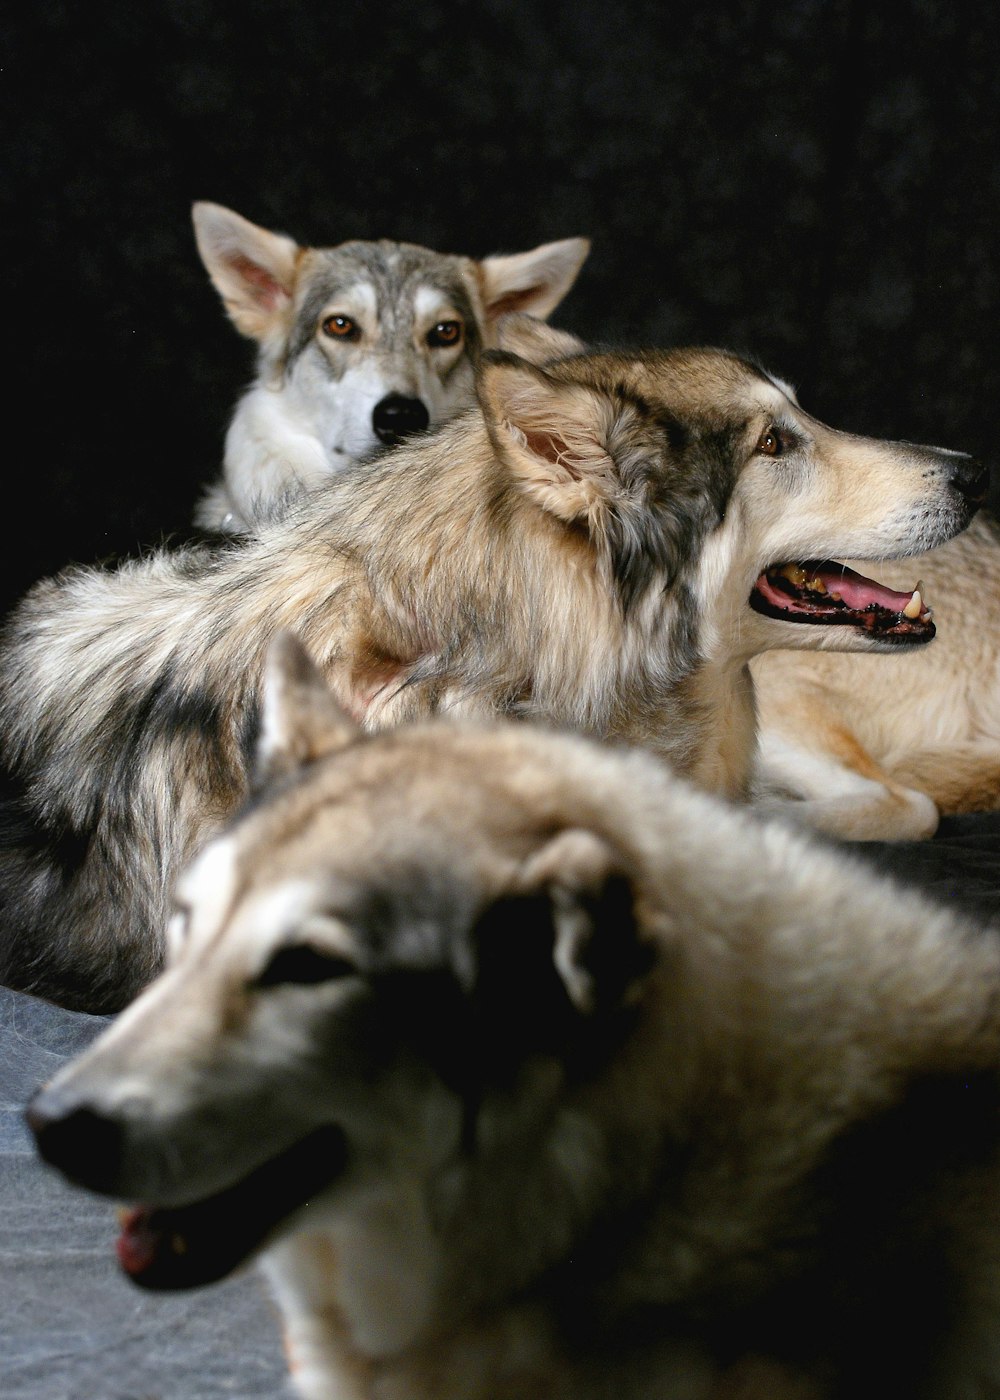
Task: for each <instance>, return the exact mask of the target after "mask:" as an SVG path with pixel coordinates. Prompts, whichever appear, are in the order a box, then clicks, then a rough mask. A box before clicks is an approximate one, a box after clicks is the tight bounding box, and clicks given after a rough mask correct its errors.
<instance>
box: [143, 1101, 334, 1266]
mask: <svg viewBox="0 0 1000 1400" xmlns="http://www.w3.org/2000/svg"><path fill="white" fill-rule="evenodd" d="M346 1161H347V1142H346V1139H345V1137H344V1134H343V1132H342V1131H341V1130H340V1129H339V1128H334V1127H329V1128H319V1129H317V1130H316V1132H313V1133H310V1134H309V1136H308V1137H305V1138H303V1139H302V1140H301V1141H300V1142H297V1143H295V1144H294V1145H293V1146H292V1147H289V1148H288V1149H287V1150H286V1151H284V1152H282V1153H281V1154H280V1155H279V1156H277V1157H273V1158H272V1159H271V1160H270V1161H269V1162H265V1163H264V1164H263V1165H262V1166H260V1167H257V1168H256V1169H255V1170H254V1171H252V1172H250V1173H249V1175H247V1176H245V1177H244V1178H243V1180H242V1181H238V1182H237V1183H236V1184H235V1185H234V1186H229V1187H227V1188H226V1189H225V1190H224V1191H220V1192H218V1193H217V1194H215V1195H213V1196H206V1197H205V1199H204V1200H201V1201H194V1202H192V1203H191V1204H190V1205H186V1206H173V1207H164V1208H162V1209H161V1208H159V1207H156V1206H144V1205H137V1206H133V1207H131V1208H127V1209H125V1210H123V1211H122V1215H121V1226H122V1230H121V1234H120V1235H119V1237H118V1243H117V1246H116V1252H117V1255H118V1262H119V1264H120V1265H121V1267H122V1268H123V1269H124V1271H125V1273H126V1274H128V1276H129V1278H130V1279H131V1280H132V1282H133V1283H137V1284H140V1285H141V1286H142V1287H143V1288H150V1289H164V1290H165V1289H174V1288H198V1287H200V1286H202V1285H203V1284H208V1283H216V1282H217V1281H218V1280H219V1279H221V1278H225V1277H226V1275H227V1274H230V1273H232V1271H233V1270H234V1269H235V1268H237V1266H238V1265H240V1264H242V1263H243V1261H244V1260H245V1259H246V1258H247V1257H248V1255H250V1254H251V1253H253V1252H254V1250H256V1249H257V1248H258V1247H259V1246H260V1245H261V1244H262V1243H263V1242H264V1241H265V1240H266V1239H267V1237H268V1236H269V1235H270V1234H271V1233H272V1232H273V1231H274V1230H275V1229H276V1228H277V1227H278V1225H280V1223H281V1222H282V1221H283V1220H284V1219H286V1217H287V1216H289V1215H291V1214H292V1212H293V1211H296V1210H298V1209H300V1208H301V1207H302V1206H305V1205H307V1204H308V1202H309V1201H310V1199H311V1198H312V1197H313V1196H316V1195H318V1194H319V1193H320V1192H321V1191H323V1190H325V1189H326V1187H328V1186H329V1185H330V1184H331V1183H332V1182H333V1181H334V1180H335V1179H336V1178H337V1177H338V1176H340V1175H341V1174H342V1173H343V1170H344V1167H345V1164H346Z"/></svg>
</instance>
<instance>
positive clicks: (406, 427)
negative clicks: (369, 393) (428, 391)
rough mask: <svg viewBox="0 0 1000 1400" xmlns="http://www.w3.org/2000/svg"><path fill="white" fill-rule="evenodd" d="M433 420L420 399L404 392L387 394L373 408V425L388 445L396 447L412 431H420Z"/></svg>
mask: <svg viewBox="0 0 1000 1400" xmlns="http://www.w3.org/2000/svg"><path fill="white" fill-rule="evenodd" d="M430 421H431V419H430V414H429V413H428V412H427V409H426V407H425V405H424V403H423V402H422V400H420V399H407V398H404V397H403V395H402V394H386V396H385V398H384V399H380V400H379V402H378V403H377V404H376V405H375V407H374V408H373V409H372V427H373V428H374V429H375V432H376V434H377V435H378V437H379V438H380V439H381V441H382V442H384V443H385V444H386V446H387V447H395V446H396V444H397V443H398V442H402V441H403V439H404V438H407V437H409V436H410V435H411V433H419V432H422V431H423V430H424V428H426V427H427V424H428V423H429V422H430Z"/></svg>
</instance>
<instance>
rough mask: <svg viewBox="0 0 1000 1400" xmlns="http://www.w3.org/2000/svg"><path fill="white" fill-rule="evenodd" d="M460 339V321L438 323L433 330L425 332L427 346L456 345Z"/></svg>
mask: <svg viewBox="0 0 1000 1400" xmlns="http://www.w3.org/2000/svg"><path fill="white" fill-rule="evenodd" d="M461 339H462V323H461V321H438V323H437V325H436V326H435V327H434V329H433V330H430V331H428V332H427V344H428V345H457V344H458V342H459V341H460V340H461Z"/></svg>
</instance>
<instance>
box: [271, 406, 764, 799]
mask: <svg viewBox="0 0 1000 1400" xmlns="http://www.w3.org/2000/svg"><path fill="white" fill-rule="evenodd" d="M473 421H475V422H478V419H473ZM452 436H454V443H453V442H452ZM472 437H473V435H472V434H470V432H469V420H465V421H464V422H462V423H460V424H459V426H458V427H457V429H456V430H454V434H452V433H451V432H450V431H449V430H447V429H446V430H445V431H444V432H443V433H442V434H441V436H440V438H439V439H438V441H437V442H436V443H435V444H434V445H432V446H428V447H427V448H426V449H424V451H423V452H421V453H419V454H415V453H411V454H407V456H406V457H405V458H403V459H397V460H396V461H385V462H383V463H381V464H379V467H378V468H377V469H374V470H373V471H372V473H371V475H370V477H369V479H368V482H367V492H366V497H365V499H363V500H359V499H358V496H357V492H356V491H352V490H351V489H350V488H348V490H347V491H346V492H345V493H344V496H343V498H342V499H341V498H340V497H339V496H338V495H337V494H336V492H335V493H333V494H331V495H329V496H328V497H327V500H328V502H329V506H328V509H327V510H326V511H324V512H321V511H319V510H317V509H315V508H310V509H308V510H307V512H306V513H304V514H303V515H302V516H301V517H300V518H299V520H298V521H297V522H296V523H293V525H292V527H291V529H292V532H293V535H294V538H292V539H289V538H288V536H287V535H286V534H285V532H284V530H283V529H282V528H280V527H279V529H278V531H277V532H276V533H275V534H274V535H273V536H270V535H268V536H265V542H264V544H263V546H262V547H263V548H264V549H270V548H277V550H278V551H280V552H281V553H282V554H283V555H284V556H285V558H286V560H287V563H286V564H284V565H282V564H281V563H280V562H279V564H278V567H279V568H280V569H281V570H282V572H283V573H286V574H289V575H293V576H297V575H301V574H302V573H303V570H304V569H308V570H310V572H311V573H312V574H313V576H314V577H315V578H316V579H320V578H322V577H323V574H324V573H326V574H327V575H329V573H330V567H329V565H328V564H326V565H322V564H317V563H316V562H315V561H316V556H317V555H318V554H325V555H327V557H328V556H329V553H330V552H331V551H333V552H334V553H336V554H339V555H340V558H341V559H342V560H343V561H344V564H343V565H341V564H339V563H338V564H337V565H335V568H336V571H337V573H338V574H342V577H343V580H344V582H343V590H344V595H345V602H346V604H347V607H346V614H347V616H348V617H349V624H348V626H347V627H346V628H345V627H344V625H343V621H344V615H345V610H342V609H341V605H340V598H338V600H337V602H336V604H335V605H334V606H333V608H332V609H330V610H328V609H326V608H324V607H320V606H317V607H314V608H313V607H309V608H306V609H302V608H301V606H300V603H299V602H296V604H295V608H296V614H297V617H298V616H301V614H302V613H303V612H304V613H305V615H306V617H307V621H306V624H305V627H304V628H303V629H302V635H303V639H304V640H305V641H306V644H307V645H308V646H309V647H310V649H311V650H312V651H313V653H314V655H316V656H317V658H318V659H319V661H320V663H321V665H322V666H323V667H324V669H326V671H327V673H328V675H329V676H330V678H331V680H332V684H333V687H334V689H335V691H336V692H337V693H338V695H339V697H340V699H341V700H342V701H343V702H344V703H345V704H346V705H347V707H348V708H349V709H350V710H351V711H352V712H353V713H354V714H355V715H356V716H357V717H358V718H360V719H361V720H362V721H363V722H364V723H365V724H366V725H367V726H369V727H381V726H382V725H384V724H387V723H393V722H396V721H398V720H400V719H403V718H411V717H415V716H418V715H428V714H431V713H435V712H437V711H447V712H453V713H463V714H477V713H498V712H499V713H513V714H516V715H520V716H523V717H528V718H531V717H538V718H541V719H543V720H545V721H547V722H549V723H552V724H555V725H556V726H568V727H571V728H574V729H582V730H584V731H585V732H589V733H593V734H596V735H599V736H602V737H612V738H617V739H622V740H627V741H630V742H636V743H642V744H644V745H646V746H648V747H651V748H653V749H655V750H657V751H658V752H660V753H662V754H663V755H664V756H666V757H667V758H668V759H669V760H670V761H671V762H672V764H673V765H674V767H675V768H677V769H678V770H679V771H682V772H685V773H689V774H692V775H693V776H695V777H696V778H697V780H698V781H699V782H702V783H703V784H704V785H705V786H707V787H710V788H712V789H714V790H717V791H721V792H723V793H725V794H727V795H731V796H743V795H744V789H745V780H746V773H747V769H748V766H749V762H750V756H751V751H752V744H753V706H752V690H751V686H750V681H749V676H748V674H747V672H746V670H745V668H744V667H743V665H742V662H740V663H734V662H733V661H732V660H731V659H730V658H728V657H725V656H723V657H720V658H719V659H718V660H714V661H710V660H709V659H707V658H706V657H705V656H704V655H703V654H702V653H701V652H700V650H699V639H698V638H695V637H691V636H689V635H688V630H687V626H686V622H685V617H686V612H685V607H684V603H683V601H682V598H681V594H682V592H683V582H684V581H683V580H682V581H680V582H679V583H676V584H674V585H672V586H671V588H669V589H668V588H667V587H666V583H665V581H660V582H659V583H656V582H655V581H654V583H653V584H652V586H651V587H649V588H648V589H647V590H646V592H645V593H644V594H643V596H642V597H640V598H639V599H638V600H636V601H635V602H634V603H633V604H632V605H631V607H630V608H629V610H628V615H627V617H626V618H625V620H624V623H623V613H624V604H623V602H622V600H621V598H620V596H619V593H618V590H617V589H616V587H615V584H614V580H613V569H612V565H611V561H610V560H609V559H608V558H607V556H606V554H605V552H604V542H603V541H600V540H598V541H596V542H595V541H594V540H592V539H590V538H588V537H586V536H585V534H584V533H583V531H582V530H581V531H579V532H576V531H574V530H572V529H571V528H569V527H567V526H566V525H565V524H564V523H562V522H559V521H557V520H555V519H554V518H553V517H551V516H549V515H548V514H547V513H546V512H545V511H543V510H541V509H539V508H538V507H537V506H536V505H535V504H534V503H533V502H531V501H530V500H529V499H528V498H527V497H526V496H525V495H524V494H523V493H522V492H521V491H520V490H519V489H518V487H517V486H516V485H515V484H514V482H513V481H512V480H511V478H510V477H509V475H508V474H507V473H506V472H505V471H504V469H503V468H502V466H499V465H498V464H497V463H496V461H495V458H494V456H493V452H492V449H491V447H490V444H489V441H488V438H487V436H486V433H485V431H483V430H482V429H481V428H480V429H479V431H478V432H477V433H476V434H475V437H474V440H473V443H472V445H471V446H470V438H472ZM458 444H461V447H460V448H459V446H458ZM401 473H406V474H407V475H408V476H411V477H412V476H413V475H419V476H422V477H423V478H424V479H425V481H426V485H425V487H424V488H423V491H422V494H423V496H424V497H425V498H426V499H428V500H436V501H440V502H441V503H442V504H441V507H440V508H439V509H429V510H427V511H421V512H420V513H419V515H418V516H416V517H414V516H407V515H404V514H402V513H401V514H399V515H398V517H397V518H395V519H393V520H392V521H391V524H390V525H389V526H388V528H387V527H386V524H385V522H386V520H387V518H390V517H391V516H392V515H393V514H394V511H393V507H392V502H393V499H394V496H395V495H396V486H397V481H398V479H399V475H400V474H401ZM316 504H317V505H318V502H317V503H316ZM342 504H343V505H346V509H344V510H343V511H342ZM369 512H372V513H374V514H377V515H378V517H379V519H380V529H379V531H378V533H377V535H375V533H374V532H371V533H372V536H373V538H372V541H371V544H370V545H365V546H359V545H358V544H357V543H356V542H357V541H358V540H359V539H363V538H365V535H366V531H365V530H364V519H365V516H366V515H367V514H368V513H369ZM359 526H360V528H359ZM292 596H293V597H297V594H296V591H295V588H294V584H293V588H292ZM319 601H320V600H319V599H317V602H318V603H319ZM297 617H296V620H297ZM431 619H433V624H432V623H431Z"/></svg>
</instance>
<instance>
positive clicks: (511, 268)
mask: <svg viewBox="0 0 1000 1400" xmlns="http://www.w3.org/2000/svg"><path fill="white" fill-rule="evenodd" d="M192 216H193V220H194V229H195V237H196V240H197V244H198V251H199V253H200V254H201V259H202V262H203V263H204V264H205V267H206V269H207V270H208V273H209V276H210V277H211V279H212V282H213V283H214V285H215V287H216V289H217V291H218V292H219V294H220V296H221V297H222V300H223V302H224V304H225V307H226V311H227V312H228V314H229V317H230V319H231V320H232V322H233V325H234V326H235V327H236V329H237V330H238V331H240V332H241V334H243V335H245V336H248V337H249V338H250V339H251V340H253V341H255V342H256V344H257V347H258V355H257V372H256V377H255V380H254V383H253V384H252V385H251V387H250V388H249V389H248V390H247V392H246V393H245V394H244V395H243V397H242V398H241V399H240V401H239V403H238V404H237V407H236V411H235V414H234V416H233V419H232V422H231V424H230V426H229V431H228V433H227V435H226V446H225V458H224V465H223V474H222V479H221V480H220V481H219V482H217V483H215V484H214V485H212V486H211V487H210V488H209V489H208V491H207V492H206V494H205V496H204V498H203V499H202V500H201V501H200V502H199V504H198V507H197V509H196V512H195V520H196V523H197V524H199V525H201V526H203V527H205V528H207V529H213V530H226V531H234V532H236V531H241V530H246V529H248V528H250V527H252V526H256V525H258V524H260V523H261V521H264V520H268V519H270V518H271V517H273V516H274V515H276V514H279V513H280V512H281V511H283V510H285V509H286V508H287V506H288V505H289V503H290V502H291V501H292V500H295V499H296V498H297V497H299V496H300V495H302V494H303V493H304V492H306V491H309V490H311V489H313V488H314V487H316V486H321V485H323V484H324V483H325V482H327V481H328V480H329V479H330V477H331V476H332V475H333V473H334V472H338V471H343V470H344V469H345V468H347V467H350V466H354V465H356V464H357V463H358V462H359V461H361V460H363V459H367V458H370V457H371V456H372V455H373V453H375V452H377V451H379V450H381V449H383V448H385V447H391V446H395V445H396V444H397V443H399V442H401V441H402V440H403V439H404V438H406V437H409V436H411V435H412V434H413V433H416V432H421V431H422V430H423V429H425V428H427V427H428V426H432V425H434V424H436V423H440V422H442V421H443V420H444V419H446V418H448V417H451V416H452V415H454V414H455V413H457V412H458V411H459V410H460V409H463V408H467V407H468V406H469V404H470V403H472V402H473V400H474V397H475V396H474V391H473V365H474V363H475V360H476V358H477V357H478V355H479V354H480V352H481V351H482V350H483V348H484V347H487V346H491V345H494V344H495V343H496V338H495V324H496V320H497V317H498V316H500V315H502V314H504V313H510V312H526V313H530V314H532V315H534V316H536V317H539V318H544V317H546V316H548V315H549V314H550V313H551V312H552V311H553V310H554V309H555V307H556V306H557V305H558V304H559V302H560V301H562V299H563V297H564V296H565V295H566V293H567V292H568V291H569V289H570V287H571V286H572V285H573V282H574V281H575V280H576V276H577V274H578V272H579V271H580V267H581V266H582V264H583V261H584V259H585V258H586V256H587V253H588V251H589V249H590V244H589V242H588V240H587V239H585V238H566V239H562V240H561V241H559V242H555V243H544V244H542V245H541V246H540V247H538V248H533V249H532V250H531V251H530V252H526V253H514V254H506V255H497V256H493V257H488V258H482V259H475V258H469V257H460V256H457V255H454V254H449V253H437V252H434V251H432V250H431V249H430V248H423V247H418V246H417V245H415V244H412V243H399V242H394V241H392V240H390V239H386V238H383V239H378V240H375V241H364V240H360V239H354V240H352V241H350V242H347V243H340V244H338V245H336V246H335V247H331V248H311V247H309V248H304V247H300V245H299V244H298V243H296V242H295V241H294V239H292V238H289V237H288V236H287V235H286V234H282V233H272V232H271V231H270V230H268V229H264V228H260V227H258V226H257V225H256V224H252V223H250V222H249V220H247V219H244V218H243V217H242V216H241V215H239V214H236V213H234V212H233V211H232V210H231V209H226V208H224V207H223V206H221V205H219V204H211V203H208V202H206V201H200V202H199V203H197V204H195V205H194V209H193V214H192Z"/></svg>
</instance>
